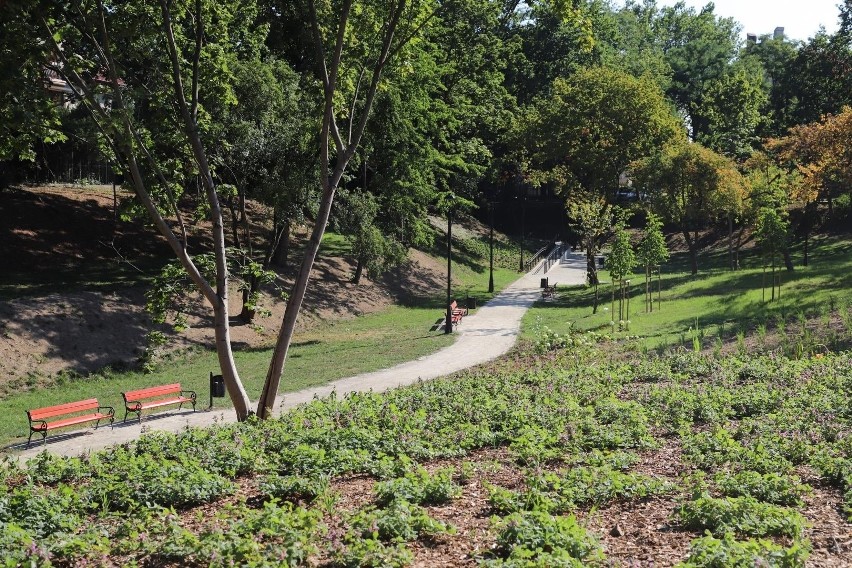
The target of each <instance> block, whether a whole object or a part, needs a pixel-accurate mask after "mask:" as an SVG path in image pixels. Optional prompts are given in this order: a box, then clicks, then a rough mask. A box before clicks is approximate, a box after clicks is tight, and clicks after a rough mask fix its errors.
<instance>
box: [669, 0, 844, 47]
mask: <svg viewBox="0 0 852 568" xmlns="http://www.w3.org/2000/svg"><path fill="white" fill-rule="evenodd" d="M685 2H686V5H687V6H692V7H694V8H695V9H696V10H700V9H701V8H702V7H703V6H704V5H705V4H707V2H708V0H685ZM840 2H841V0H715V2H713V4H714V5H715V6H716V9H715V10H714V11H713V12H714V13H715V14H716V15H717V16H722V17H732V18H734V20H736V21H738V22H739V23H740V24H742V27H743V30H742V32H743V36H742V37H743V39H745V34H746V33H753V34H756V35H758V36H761V35H763V34H771V33H772V32H773V30H774V29H775V28H776V26H782V27H783V28H784V36H785V37H786V38H788V39H793V40H796V39H798V40H807V39H808V38H809V37H812V36H813V35H814V34H816V32H817V30H818V29H819V26H820V24H822V25H823V26H825V29H826V31H828V32H829V33H831V32H833V31H835V30H837V16H838V14H839V13H840V11H839V10H838V9H837V4H839V3H840ZM675 3H676V0H658V1H657V5H658V6H673V5H674V4H675Z"/></svg>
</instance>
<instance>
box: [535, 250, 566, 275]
mask: <svg viewBox="0 0 852 568" xmlns="http://www.w3.org/2000/svg"><path fill="white" fill-rule="evenodd" d="M564 250H565V245H563V244H562V243H556V244H555V245H553V250H552V251H550V254H549V255H547V258H546V259H544V263H543V264H542V265H541V270H542V273H543V274H547V271H548V270H550V268H551V267H552V266H553V265H554V264H556V263H557V262H559V259H560V258H562V251H564Z"/></svg>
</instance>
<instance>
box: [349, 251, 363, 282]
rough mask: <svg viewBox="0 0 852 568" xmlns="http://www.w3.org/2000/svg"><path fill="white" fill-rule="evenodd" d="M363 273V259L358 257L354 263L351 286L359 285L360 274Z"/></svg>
mask: <svg viewBox="0 0 852 568" xmlns="http://www.w3.org/2000/svg"><path fill="white" fill-rule="evenodd" d="M363 272H364V257H363V256H361V255H358V261H357V262H356V263H355V275H354V276H352V283H353V284H360V283H361V273H363Z"/></svg>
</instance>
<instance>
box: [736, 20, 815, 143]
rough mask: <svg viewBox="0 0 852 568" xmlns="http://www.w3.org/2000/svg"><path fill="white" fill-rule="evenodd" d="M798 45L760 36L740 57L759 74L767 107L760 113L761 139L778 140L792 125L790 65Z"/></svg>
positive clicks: (791, 77)
mask: <svg viewBox="0 0 852 568" xmlns="http://www.w3.org/2000/svg"><path fill="white" fill-rule="evenodd" d="M800 45H801V42H798V41H790V40H788V39H787V38H785V37H777V38H776V37H774V36H772V35H763V36H761V37H760V38H758V41H756V42H749V43H748V44H747V45H746V47H745V49H744V50H743V51H742V52H741V53H740V61H742V62H744V63H746V64H747V65H751V64H752V62H756V63H757V64H758V65H759V66H760V69H761V70H762V71H763V91H764V92H765V93H766V96H767V105H766V107H765V108H764V109H763V114H764V121H763V123H762V124H760V130H759V134H760V137H761V138H766V137H768V136H779V135H781V134H782V133H783V132H785V131H786V130H787V128H789V127H790V126H792V125H793V124H794V118H793V112H794V110H795V107H796V105H797V104H798V99H797V98H796V96H795V94H794V92H793V88H792V86H793V84H794V83H795V80H796V79H795V77H794V74H793V61H794V60H795V58H796V57H797V55H798V52H799V48H800Z"/></svg>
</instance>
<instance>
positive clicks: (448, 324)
mask: <svg viewBox="0 0 852 568" xmlns="http://www.w3.org/2000/svg"><path fill="white" fill-rule="evenodd" d="M453 199H455V195H453V194H452V193H451V194H450V195H449V197H448V198H447V319H446V321H445V322H444V333H445V334H450V333H452V332H453V308H452V307H451V306H450V304H451V303H452V301H453V300H452V297H451V294H452V271H453Z"/></svg>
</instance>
